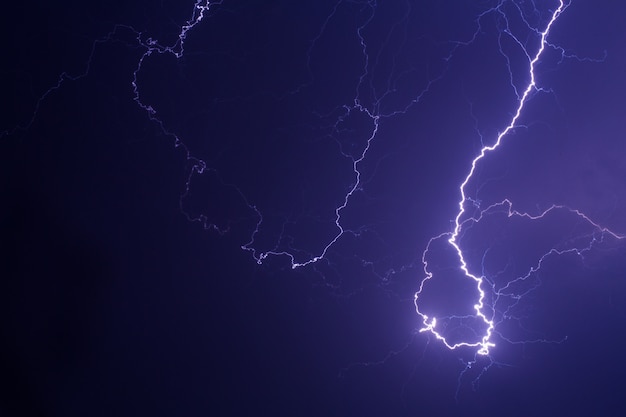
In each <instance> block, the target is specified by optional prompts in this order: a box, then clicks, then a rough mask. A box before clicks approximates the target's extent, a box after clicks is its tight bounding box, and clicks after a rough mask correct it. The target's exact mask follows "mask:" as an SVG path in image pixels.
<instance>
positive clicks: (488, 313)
mask: <svg viewBox="0 0 626 417" xmlns="http://www.w3.org/2000/svg"><path fill="white" fill-rule="evenodd" d="M569 4H570V3H568V2H565V1H563V0H559V4H558V7H557V8H556V9H555V10H554V11H553V12H552V14H551V17H550V20H549V21H548V23H547V24H546V26H545V28H544V29H543V30H542V31H539V30H535V32H536V33H537V34H538V35H539V37H540V44H539V48H538V49H537V51H536V53H535V55H534V56H532V57H531V56H530V54H528V53H527V52H526V49H525V48H524V46H523V45H522V44H521V43H520V42H519V41H518V40H517V39H515V41H516V42H517V43H518V44H519V45H520V46H521V47H522V48H523V49H524V52H525V53H526V56H527V57H528V60H529V62H528V73H527V75H528V77H529V82H528V85H527V86H526V88H525V90H524V92H523V94H521V95H517V96H518V105H517V109H516V111H515V114H514V115H513V117H512V118H511V120H510V122H509V124H508V125H507V126H506V127H505V128H504V130H503V131H502V132H501V133H499V134H498V136H497V139H496V141H495V143H494V144H493V145H490V146H483V147H482V149H481V150H480V152H479V153H478V155H477V156H476V157H475V158H474V159H473V160H472V163H471V168H470V170H469V172H468V174H467V176H466V177H465V179H464V180H463V182H462V183H461V185H460V186H459V193H460V196H461V198H460V200H459V210H458V212H457V215H456V217H455V219H454V228H453V230H452V232H446V233H442V234H440V235H438V236H435V237H433V238H432V239H431V240H430V241H429V243H428V245H427V247H426V249H425V250H424V252H423V255H422V263H423V265H424V272H425V278H424V279H423V280H422V281H421V283H420V286H419V289H418V291H417V292H416V293H415V297H414V304H415V309H416V311H417V313H418V314H419V315H420V317H421V319H422V323H423V327H422V328H421V329H420V331H421V332H428V333H430V334H432V335H433V336H434V337H435V338H436V339H438V340H440V341H441V342H443V344H444V345H445V346H446V347H448V348H449V349H451V350H454V349H457V348H460V347H472V348H476V349H477V350H476V353H477V354H478V355H489V353H490V349H491V348H492V347H494V346H495V343H494V342H493V335H494V333H495V332H496V326H497V324H498V322H496V320H495V319H494V315H495V310H494V309H495V307H494V306H493V304H492V305H491V307H487V306H486V302H485V299H486V297H487V289H486V287H488V286H490V287H492V288H491V290H492V291H493V293H492V294H490V295H493V296H494V299H495V300H496V301H497V300H498V298H499V297H501V296H506V295H510V294H509V293H507V292H508V291H509V288H510V287H511V286H513V285H514V284H516V283H518V282H521V281H525V280H526V279H528V278H529V277H530V275H531V274H533V273H535V272H537V271H538V270H539V269H540V268H541V265H542V263H543V262H544V260H545V259H546V258H547V257H548V256H550V255H553V254H557V255H561V254H565V253H575V254H578V255H581V254H582V253H584V252H586V251H588V250H590V249H591V247H592V245H593V244H594V243H596V242H597V241H599V240H601V239H602V236H604V235H608V236H610V237H612V238H614V239H623V238H624V236H622V235H619V234H617V233H614V232H612V231H610V230H608V229H606V228H604V227H602V226H600V225H599V224H597V223H595V222H593V221H592V220H591V219H590V218H589V217H587V216H586V215H585V214H584V213H582V212H580V211H578V210H575V209H570V208H567V207H564V206H560V205H553V206H551V207H550V208H548V209H547V210H545V211H543V212H542V213H540V214H538V215H536V216H532V215H529V214H527V213H521V212H518V211H516V210H513V209H512V203H511V202H510V201H509V200H507V199H505V200H503V201H502V202H500V203H496V204H493V205H491V206H489V207H487V208H486V209H483V210H481V211H480V214H479V215H478V216H469V217H468V215H467V212H466V206H467V204H473V205H474V206H476V205H477V204H476V203H474V201H473V200H472V199H471V198H469V197H468V196H467V193H466V187H467V185H468V183H469V182H470V181H471V180H472V178H473V177H474V173H475V171H476V167H477V165H478V163H479V162H480V161H481V160H482V159H484V158H485V156H486V155H487V154H488V153H490V152H493V151H495V150H496V149H498V148H499V147H500V145H501V144H502V142H503V141H504V140H505V138H506V136H507V135H508V134H509V133H511V132H512V131H513V130H514V129H515V128H516V127H518V125H517V122H518V120H519V118H520V116H521V115H522V112H523V110H524V107H525V106H526V104H527V102H528V100H529V97H530V96H531V94H532V93H533V92H538V91H539V88H538V87H537V84H536V65H537V63H538V62H539V60H540V58H541V56H542V54H543V53H544V50H545V49H546V46H551V45H550V44H549V43H548V41H547V37H548V36H549V34H550V30H551V28H552V26H553V25H554V23H555V22H556V21H557V19H558V18H559V16H560V15H561V14H562V13H563V11H565V9H566V8H567V7H568V6H569ZM516 91H517V90H516ZM503 208H506V213H507V216H508V217H513V216H515V217H521V218H526V219H529V220H538V219H542V218H544V217H545V216H547V215H548V214H549V213H552V212H554V211H557V210H563V211H565V212H569V213H570V214H572V215H574V216H576V217H577V218H579V219H580V220H581V221H582V222H584V223H586V224H587V225H588V226H589V227H591V228H592V229H593V230H595V232H596V233H597V234H598V235H599V236H600V237H597V236H595V235H593V236H592V237H591V238H590V241H589V243H588V245H586V246H584V247H582V248H578V247H575V248H569V249H554V248H553V249H551V250H549V251H548V252H547V253H545V254H544V255H543V256H542V257H541V258H540V259H539V261H538V262H537V264H536V265H535V266H534V267H531V268H530V270H529V271H528V273H527V274H526V275H524V276H520V277H518V278H516V279H513V280H512V281H510V282H509V283H508V284H506V285H505V286H504V287H502V288H500V289H498V290H496V289H495V288H494V285H493V284H492V283H490V282H489V281H487V280H486V278H485V277H484V276H481V275H478V274H475V273H472V272H471V271H470V269H469V267H468V263H467V260H466V255H465V253H464V252H463V249H462V248H461V245H460V242H459V240H460V235H461V232H462V231H463V229H464V226H466V225H470V224H475V223H478V222H479V221H480V220H481V219H482V218H483V216H486V215H488V214H490V213H491V212H493V211H494V210H501V209H503ZM445 237H447V243H448V244H449V245H450V247H452V248H453V249H454V251H455V253H456V256H457V258H458V262H459V265H458V268H459V269H460V270H461V271H462V272H463V274H464V276H465V278H467V279H469V280H471V281H473V282H474V283H475V285H476V291H477V293H476V294H477V301H476V303H475V304H474V305H473V310H474V311H475V314H474V315H473V316H463V317H453V318H457V319H463V318H472V319H478V320H479V321H480V322H481V323H482V325H483V326H484V328H485V330H484V332H483V333H482V335H481V336H480V337H479V340H477V341H473V340H472V341H466V340H462V341H458V342H455V343H453V342H451V341H449V337H447V336H446V335H444V334H443V332H442V330H440V329H439V328H438V321H437V317H430V316H429V315H428V314H425V313H424V312H423V311H421V310H420V301H421V300H420V296H421V295H422V293H423V291H424V288H425V286H426V285H427V284H428V282H429V281H430V280H431V279H433V273H432V272H430V271H429V265H428V261H427V259H426V256H427V254H428V253H429V250H430V249H431V245H432V244H433V242H435V241H437V240H439V239H442V238H445ZM529 291H532V289H531V290H527V291H526V292H524V293H522V294H521V295H520V294H518V295H516V297H517V298H521V296H523V295H524V294H525V293H527V292H529ZM494 303H495V301H494ZM507 312H508V310H507ZM503 316H506V312H505V314H503ZM440 318H441V317H440ZM446 318H450V317H446ZM502 338H503V339H505V340H507V339H506V338H505V337H503V336H502ZM469 366H471V365H469V364H468V367H469Z"/></svg>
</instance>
